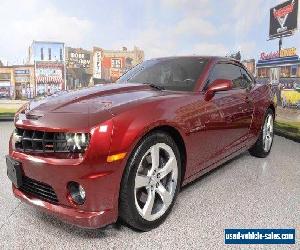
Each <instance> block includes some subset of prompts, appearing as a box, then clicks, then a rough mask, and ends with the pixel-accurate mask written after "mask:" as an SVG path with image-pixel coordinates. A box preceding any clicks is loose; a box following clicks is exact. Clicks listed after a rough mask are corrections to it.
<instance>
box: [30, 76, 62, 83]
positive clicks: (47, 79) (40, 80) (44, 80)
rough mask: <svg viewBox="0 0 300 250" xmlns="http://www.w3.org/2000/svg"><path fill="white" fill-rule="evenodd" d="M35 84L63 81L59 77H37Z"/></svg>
mask: <svg viewBox="0 0 300 250" xmlns="http://www.w3.org/2000/svg"><path fill="white" fill-rule="evenodd" d="M36 81H37V83H58V84H60V83H63V79H62V77H60V76H37V77H36Z"/></svg>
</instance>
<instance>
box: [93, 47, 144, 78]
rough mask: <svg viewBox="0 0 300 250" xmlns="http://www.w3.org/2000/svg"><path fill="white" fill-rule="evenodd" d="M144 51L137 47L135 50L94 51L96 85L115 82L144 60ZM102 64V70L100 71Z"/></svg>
mask: <svg viewBox="0 0 300 250" xmlns="http://www.w3.org/2000/svg"><path fill="white" fill-rule="evenodd" d="M144 57H145V56H144V51H143V50H140V49H139V48H137V47H134V49H133V50H127V48H126V47H123V48H122V50H103V49H100V48H94V49H93V61H94V62H93V63H94V70H93V72H94V75H93V77H94V83H98V82H101V81H102V82H103V81H104V82H106V81H109V82H114V81H116V80H117V79H118V78H119V77H120V76H122V75H123V74H124V73H125V72H126V71H128V70H129V69H131V68H132V67H134V66H135V65H137V64H139V63H141V62H142V61H143V60H144ZM100 63H101V69H100Z"/></svg>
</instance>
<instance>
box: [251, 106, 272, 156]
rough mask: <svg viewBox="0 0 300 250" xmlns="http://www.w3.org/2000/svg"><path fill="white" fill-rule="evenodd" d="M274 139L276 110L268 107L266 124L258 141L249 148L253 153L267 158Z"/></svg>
mask: <svg viewBox="0 0 300 250" xmlns="http://www.w3.org/2000/svg"><path fill="white" fill-rule="evenodd" d="M273 139H274V112H273V110H272V109H268V110H267V112H266V115H265V120H264V125H263V127H262V129H261V132H260V135H259V138H258V140H257V141H256V143H255V144H254V145H253V146H252V148H250V149H249V152H250V154H251V155H253V156H256V157H260V158H265V157H267V156H268V154H269V153H270V151H271V148H272V144H273Z"/></svg>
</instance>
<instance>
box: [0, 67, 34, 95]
mask: <svg viewBox="0 0 300 250" xmlns="http://www.w3.org/2000/svg"><path fill="white" fill-rule="evenodd" d="M34 79H35V78H34V65H13V66H2V67H1V66H0V98H5V99H30V98H33V97H34V90H35V80H34Z"/></svg>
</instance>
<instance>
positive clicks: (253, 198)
mask: <svg viewBox="0 0 300 250" xmlns="http://www.w3.org/2000/svg"><path fill="white" fill-rule="evenodd" d="M12 130H13V124H12V122H0V249H35V248H38V249H41V248H42V249H64V250H66V249H173V250H174V249H240V248H242V249H300V242H299V241H300V234H299V231H300V144H299V143H296V142H293V141H289V140H287V139H285V138H282V137H278V136H276V137H275V141H274V145H273V149H272V152H271V154H270V155H269V157H268V158H266V159H258V158H254V157H252V156H250V155H249V154H248V153H247V152H246V153H244V154H242V155H241V156H239V157H237V158H235V159H234V160H232V161H230V162H229V163H226V164H224V165H222V166H221V167H219V168H217V169H216V170H214V171H212V172H210V173H209V174H206V175H205V176H203V177H201V178H200V179H198V180H196V181H194V182H193V183H192V184H189V185H188V186H187V187H185V188H183V189H182V191H181V193H180V194H179V196H178V199H177V201H176V204H175V206H174V209H173V211H172V213H171V214H170V216H169V217H168V218H167V220H166V222H165V223H164V224H163V225H161V226H160V227H159V228H157V229H155V230H153V231H150V232H146V233H139V232H136V231H133V230H132V229H129V228H127V227H126V226H123V225H121V224H119V223H118V224H115V225H111V226H108V227H106V228H104V229H97V230H87V229H81V228H78V227H76V226H71V225H68V224H66V223H64V222H61V221H60V220H58V219H56V218H55V217H53V216H51V215H48V214H45V213H44V212H42V211H40V210H38V209H36V208H34V207H31V206H29V205H26V204H24V203H20V202H19V201H18V200H17V199H16V198H14V196H13V195H12V192H11V183H10V181H9V180H8V178H7V177H6V166H5V158H4V157H5V155H6V154H7V153H8V139H9V135H10V133H11V131H12ZM225 228H297V233H296V234H297V242H296V245H293V246H291V245H279V246H274V245H273V246H271V245H268V246H264V245H252V246H249V245H245V246H240V245H238V246H234V245H225V244H224V229H225Z"/></svg>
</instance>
